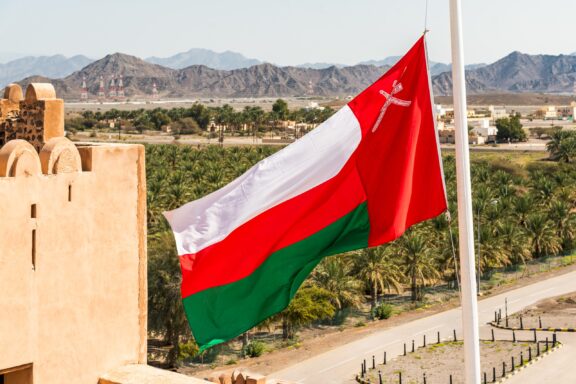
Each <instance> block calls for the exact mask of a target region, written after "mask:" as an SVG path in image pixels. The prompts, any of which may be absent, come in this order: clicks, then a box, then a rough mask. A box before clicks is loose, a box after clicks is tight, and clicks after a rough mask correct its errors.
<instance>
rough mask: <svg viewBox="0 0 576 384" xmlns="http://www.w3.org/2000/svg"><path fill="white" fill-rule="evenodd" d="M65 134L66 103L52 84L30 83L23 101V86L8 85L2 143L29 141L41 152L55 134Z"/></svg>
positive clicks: (0, 119)
mask: <svg viewBox="0 0 576 384" xmlns="http://www.w3.org/2000/svg"><path fill="white" fill-rule="evenodd" d="M62 136H64V102H63V100H62V99H57V98H56V93H55V91H54V87H52V85H51V84H40V83H39V84H30V85H29V86H28V88H27V89H26V98H25V99H24V100H22V90H21V89H20V86H19V85H16V84H11V85H9V86H8V87H6V91H5V92H4V99H1V100H0V146H2V145H4V144H6V143H7V142H8V141H10V140H16V139H22V140H26V141H28V142H29V143H30V144H32V146H34V148H36V150H37V151H38V152H40V150H41V149H42V147H43V146H44V144H46V142H47V141H48V140H50V139H51V138H53V137H62Z"/></svg>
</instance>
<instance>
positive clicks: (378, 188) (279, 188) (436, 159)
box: [165, 37, 446, 349]
mask: <svg viewBox="0 0 576 384" xmlns="http://www.w3.org/2000/svg"><path fill="white" fill-rule="evenodd" d="M440 161H441V159H440V154H439V147H438V143H437V136H436V131H435V125H434V119H433V113H432V100H431V98H430V85H429V77H428V70H427V64H426V52H425V42H424V37H422V38H421V39H420V40H419V41H418V42H417V43H416V44H415V45H414V46H413V47H412V48H411V49H410V51H409V52H408V53H407V54H406V55H405V56H404V57H403V58H402V59H401V60H400V61H399V62H398V63H397V64H396V65H394V66H393V67H392V68H391V69H390V70H389V71H388V72H386V74H384V76H382V77H381V78H380V79H378V80H377V81H376V82H375V83H374V84H372V85H371V86H370V87H368V88H367V89H366V90H364V91H363V92H362V93H360V94H359V95H358V96H357V97H356V98H355V99H353V100H352V101H350V102H349V103H348V105H346V106H344V107H343V108H342V109H340V110H339V111H338V112H337V113H336V114H334V115H333V116H332V117H331V118H330V119H328V120H327V121H326V122H324V123H323V124H322V125H320V126H319V127H317V128H316V129H314V130H313V131H312V132H310V133H309V134H307V135H306V136H304V137H302V138H301V139H299V140H298V141H296V142H295V143H293V144H291V145H289V146H287V147H286V148H284V149H283V150H281V151H279V152H277V153H275V154H274V155H272V156H270V157H268V158H266V159H264V160H262V161H260V162H259V163H258V164H256V165H254V166H253V167H252V168H251V169H250V170H248V171H247V172H246V173H245V174H243V175H242V176H240V177H239V178H237V179H236V180H234V181H233V182H231V183H230V184H228V185H227V186H225V187H223V188H222V189H220V190H217V191H216V192H213V193H211V194H209V195H207V196H205V197H203V198H201V199H199V200H196V201H193V202H191V203H188V204H186V205H184V206H182V207H180V208H178V209H176V210H173V211H170V212H166V213H165V215H166V218H167V219H168V221H169V222H170V225H171V226H172V229H173V231H174V234H175V237H176V244H177V247H178V254H179V255H180V263H181V266H182V297H183V302H184V308H185V311H186V314H187V316H188V320H189V322H190V326H191V328H192V332H193V334H194V337H195V339H196V341H197V343H198V344H199V345H200V346H201V348H202V349H206V348H208V347H210V346H213V345H215V344H218V343H221V342H224V341H226V340H229V339H231V338H233V337H235V336H238V335H240V334H241V333H242V332H244V331H246V330H248V329H250V328H251V327H253V326H255V325H257V324H258V323H260V322H261V321H263V320H265V319H266V318H268V317H269V316H271V315H273V314H275V313H277V312H279V311H282V310H283V309H284V308H285V307H286V306H287V305H288V303H289V302H290V300H291V298H292V297H293V296H294V294H295V293H296V291H297V290H298V287H299V286H300V284H301V283H302V282H303V281H304V280H305V279H306V277H307V276H308V274H309V273H310V272H311V271H312V269H313V268H314V267H315V266H316V265H317V264H318V263H319V262H320V260H322V258H324V257H326V256H329V255H333V254H336V253H341V252H346V251H350V250H354V249H359V248H365V247H372V246H376V245H380V244H383V243H386V242H389V241H392V240H394V239H396V238H397V237H399V236H400V235H402V233H403V232H404V231H405V230H406V229H407V228H408V227H410V226H411V225H413V224H416V223H418V222H420V221H423V220H426V219H429V218H432V217H434V216H437V215H439V214H440V213H442V212H443V211H444V210H445V209H446V198H445V191H444V182H443V177H442V166H441V162H440Z"/></svg>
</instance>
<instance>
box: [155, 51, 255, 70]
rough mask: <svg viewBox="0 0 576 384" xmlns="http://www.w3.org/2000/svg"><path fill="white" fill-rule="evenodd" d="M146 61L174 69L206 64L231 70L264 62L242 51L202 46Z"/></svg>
mask: <svg viewBox="0 0 576 384" xmlns="http://www.w3.org/2000/svg"><path fill="white" fill-rule="evenodd" d="M146 61H147V62H149V63H153V64H160V65H162V66H164V67H168V68H172V69H182V68H186V67H189V66H191V65H205V66H207V67H210V68H214V69H225V70H231V69H239V68H248V67H251V66H253V65H258V64H262V62H261V61H260V60H257V59H250V58H247V57H244V55H242V54H240V53H236V52H232V51H225V52H222V53H218V52H214V51H211V50H209V49H202V48H192V49H191V50H189V51H186V52H182V53H178V54H176V55H174V56H170V57H165V58H162V57H148V58H147V59H146Z"/></svg>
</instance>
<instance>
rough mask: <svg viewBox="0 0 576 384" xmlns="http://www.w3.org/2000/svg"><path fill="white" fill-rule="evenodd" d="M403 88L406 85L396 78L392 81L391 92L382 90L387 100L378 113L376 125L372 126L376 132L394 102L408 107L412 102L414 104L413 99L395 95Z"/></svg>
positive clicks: (381, 92)
mask: <svg viewBox="0 0 576 384" xmlns="http://www.w3.org/2000/svg"><path fill="white" fill-rule="evenodd" d="M403 89H404V87H402V83H399V82H398V80H394V82H393V83H392V90H391V91H390V93H388V92H386V91H384V90H380V94H381V95H382V96H384V97H385V98H386V102H385V103H384V105H383V106H382V109H381V110H380V114H379V115H378V119H376V123H374V126H373V127H372V132H376V130H377V129H378V126H379V125H380V123H381V122H382V119H383V118H384V115H385V114H386V111H387V110H388V107H389V106H390V105H392V104H394V105H399V106H401V107H408V106H410V104H412V101H409V100H402V99H399V98H397V97H394V95H395V94H397V93H399V92H401V91H402V90H403Z"/></svg>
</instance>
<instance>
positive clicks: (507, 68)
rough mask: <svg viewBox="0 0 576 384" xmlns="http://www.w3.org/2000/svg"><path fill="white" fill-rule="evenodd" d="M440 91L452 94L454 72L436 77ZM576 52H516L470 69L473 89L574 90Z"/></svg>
mask: <svg viewBox="0 0 576 384" xmlns="http://www.w3.org/2000/svg"><path fill="white" fill-rule="evenodd" d="M432 84H433V86H434V92H435V94H436V95H448V94H450V93H451V89H452V74H451V73H449V72H444V73H441V74H439V75H437V76H434V77H433V78H432ZM575 85H576V56H574V55H558V56H554V55H528V54H525V53H520V52H512V53H511V54H509V55H507V56H505V57H503V58H502V59H500V60H498V61H496V62H495V63H492V64H490V65H486V66H483V67H481V68H477V69H473V70H468V71H466V89H467V91H468V92H469V93H472V94H474V93H497V92H507V93H517V92H541V93H574V91H575V88H574V87H575Z"/></svg>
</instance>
